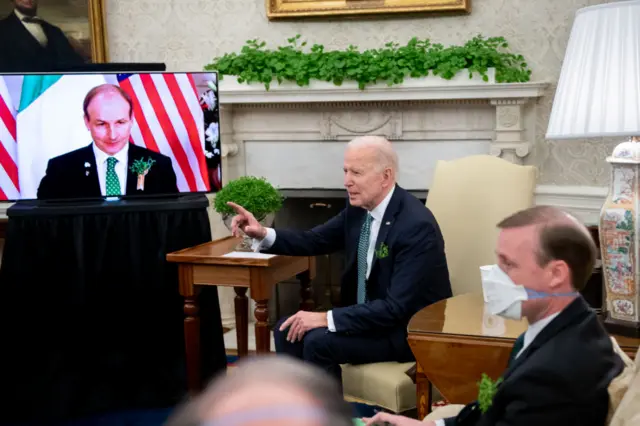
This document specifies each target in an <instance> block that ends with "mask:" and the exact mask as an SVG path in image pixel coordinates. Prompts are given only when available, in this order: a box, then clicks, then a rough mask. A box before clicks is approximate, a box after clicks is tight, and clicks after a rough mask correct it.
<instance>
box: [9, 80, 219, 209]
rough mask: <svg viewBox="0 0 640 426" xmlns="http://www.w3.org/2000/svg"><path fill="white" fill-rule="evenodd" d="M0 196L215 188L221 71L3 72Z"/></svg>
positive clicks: (121, 194)
mask: <svg viewBox="0 0 640 426" xmlns="http://www.w3.org/2000/svg"><path fill="white" fill-rule="evenodd" d="M0 142H1V143H0V199H2V200H8V201H17V200H33V199H39V200H74V199H92V198H96V199H99V198H105V197H124V198H132V197H144V196H167V195H179V194H180V193H197V192H215V191H217V190H218V189H219V188H220V186H221V182H222V176H221V162H220V153H221V152H220V132H219V108H218V91H217V75H216V73H212V72H196V73H168V72H157V73H126V74H123V73H62V74H21V75H18V74H0Z"/></svg>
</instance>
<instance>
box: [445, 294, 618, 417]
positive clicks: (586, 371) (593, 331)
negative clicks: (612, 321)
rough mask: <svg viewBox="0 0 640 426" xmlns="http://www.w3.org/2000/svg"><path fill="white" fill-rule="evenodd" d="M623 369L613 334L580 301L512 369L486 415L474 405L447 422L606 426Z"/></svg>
mask: <svg viewBox="0 0 640 426" xmlns="http://www.w3.org/2000/svg"><path fill="white" fill-rule="evenodd" d="M622 368H623V363H622V360H621V359H620V357H619V356H618V355H617V354H616V353H615V352H614V351H613V345H612V344H611V339H610V337H609V334H608V333H607V332H606V330H605V329H604V327H602V325H601V324H600V321H599V320H598V318H597V317H596V314H595V313H594V312H593V310H592V309H591V308H590V307H589V306H588V305H587V303H586V302H585V301H584V299H583V298H582V297H578V298H577V299H576V300H574V301H573V302H572V303H571V304H570V305H569V306H567V307H566V308H565V309H564V310H563V311H562V312H561V313H560V314H559V315H558V316H557V317H556V318H554V319H553V320H552V321H551V322H550V323H549V324H548V325H547V326H546V327H545V328H544V329H543V330H542V331H541V332H540V334H538V335H537V336H536V337H535V338H534V339H533V341H532V342H531V344H530V345H529V346H527V347H526V348H525V350H524V351H523V352H522V353H521V354H520V356H518V357H517V358H516V359H515V360H514V361H513V362H512V363H511V364H510V365H509V367H508V368H507V370H506V371H505V372H504V374H503V375H502V379H503V382H502V383H501V384H500V385H499V387H498V390H497V392H496V394H495V396H494V397H493V403H492V405H491V407H489V409H488V410H487V412H486V413H484V414H481V413H480V410H479V407H478V404H477V402H473V403H471V404H469V405H467V406H466V407H465V408H464V409H463V410H462V411H461V412H460V414H459V415H458V416H457V417H452V418H449V419H446V420H445V424H446V426H541V425H544V426H569V425H575V426H602V425H604V424H605V420H606V417H607V411H608V408H609V394H608V392H607V388H608V387H609V383H611V380H613V379H614V378H615V377H616V376H617V375H618V374H620V372H621V371H622ZM478 379H480V378H479V377H478Z"/></svg>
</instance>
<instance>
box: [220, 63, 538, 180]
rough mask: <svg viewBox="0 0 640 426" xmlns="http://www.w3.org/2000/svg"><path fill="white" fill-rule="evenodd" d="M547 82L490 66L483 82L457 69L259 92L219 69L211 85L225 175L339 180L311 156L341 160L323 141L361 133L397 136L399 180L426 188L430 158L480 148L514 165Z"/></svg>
mask: <svg viewBox="0 0 640 426" xmlns="http://www.w3.org/2000/svg"><path fill="white" fill-rule="evenodd" d="M548 86H549V84H548V83H547V82H544V81H542V82H530V83H508V84H507V83H495V77H494V72H493V70H490V72H489V81H488V82H484V81H482V78H481V77H480V76H477V75H474V77H473V78H469V75H468V73H466V72H460V73H459V74H458V75H457V76H456V77H454V78H453V79H452V80H444V79H442V78H440V77H436V76H430V77H426V78H421V79H408V80H406V81H405V82H404V83H402V84H398V85H393V86H388V85H386V84H376V85H372V86H367V87H366V88H365V89H364V90H360V89H359V88H358V86H357V84H356V83H354V82H345V83H344V84H342V85H341V86H335V85H333V84H332V83H328V82H321V81H313V82H311V84H310V85H309V86H306V87H300V86H297V85H296V84H295V83H290V82H285V83H283V84H277V83H274V84H273V85H272V86H271V87H270V89H269V90H267V89H266V88H265V87H264V85H262V84H245V83H238V81H237V79H236V78H235V77H231V76H225V77H224V79H222V80H221V81H220V85H219V97H220V109H221V142H222V155H223V157H224V158H223V167H224V172H223V174H224V176H223V178H224V179H225V180H227V179H234V178H237V177H239V176H243V175H246V174H254V175H262V176H265V177H267V178H268V179H270V180H272V181H273V182H274V183H275V184H277V185H279V186H280V187H281V188H287V189H296V188H323V189H333V188H339V187H341V186H342V185H341V177H340V176H339V173H338V174H335V176H334V175H331V176H329V175H328V173H327V172H326V171H325V169H326V167H319V166H318V164H319V163H323V164H327V161H329V162H333V163H334V164H340V163H341V150H342V146H337V144H335V143H334V144H331V143H330V142H341V143H342V144H341V145H344V142H346V141H348V140H350V139H352V138H354V137H356V136H358V135H364V134H378V135H383V136H385V137H387V138H388V139H389V140H392V141H394V142H395V141H397V142H398V145H397V146H398V151H399V156H400V160H401V163H406V164H407V166H405V168H404V169H403V170H404V173H405V175H404V176H402V171H401V178H403V177H404V180H405V182H406V185H407V186H408V187H410V189H415V190H425V189H428V185H429V184H430V178H427V177H426V176H428V175H430V174H432V171H433V170H432V168H433V166H434V165H435V161H437V160H438V159H453V158H459V157H464V156H466V155H474V154H480V153H485V154H491V155H495V156H499V157H502V158H504V159H506V160H508V161H511V162H514V163H517V164H522V163H523V159H524V158H525V157H526V156H527V155H528V154H529V152H530V150H531V145H532V143H534V141H535V140H536V137H537V136H539V135H536V134H535V131H536V119H537V118H536V110H537V104H538V99H539V98H540V97H542V96H543V95H545V93H546V89H547V88H548ZM276 152H277V153H278V154H277V155H276V154H275V153H276ZM309 158H314V161H313V162H310V161H309ZM418 158H423V159H424V161H422V162H419V161H418V162H416V161H417V160H416V159H418ZM274 164H278V167H274ZM329 164H331V163H329ZM311 176H314V178H311ZM423 176H424V177H423ZM303 177H306V178H303ZM414 187H415V188H414Z"/></svg>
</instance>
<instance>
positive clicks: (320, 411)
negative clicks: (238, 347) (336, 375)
mask: <svg viewBox="0 0 640 426" xmlns="http://www.w3.org/2000/svg"><path fill="white" fill-rule="evenodd" d="M351 416H352V413H351V408H350V406H349V404H347V403H346V402H345V401H344V399H343V396H342V392H341V391H340V388H339V386H338V383H336V382H335V380H334V379H333V378H331V377H329V376H327V375H326V374H325V373H323V372H322V371H321V370H318V369H316V368H315V367H313V366H311V365H309V364H305V363H302V362H301V361H298V360H295V359H293V358H289V357H280V356H263V357H259V358H254V359H250V360H247V361H241V362H239V363H238V364H237V367H236V368H233V369H231V370H229V372H228V373H226V374H224V375H222V376H218V377H217V378H215V379H214V380H213V382H211V384H210V385H209V386H208V387H207V389H206V390H205V391H204V392H202V394H200V395H199V396H197V397H196V398H195V399H193V400H191V401H189V402H188V403H186V404H185V405H184V406H183V407H181V408H179V409H178V410H177V411H176V413H175V414H174V415H173V416H172V417H171V418H170V419H169V420H168V422H167V425H166V426H276V425H277V426H351V425H352V424H353V423H352V418H351Z"/></svg>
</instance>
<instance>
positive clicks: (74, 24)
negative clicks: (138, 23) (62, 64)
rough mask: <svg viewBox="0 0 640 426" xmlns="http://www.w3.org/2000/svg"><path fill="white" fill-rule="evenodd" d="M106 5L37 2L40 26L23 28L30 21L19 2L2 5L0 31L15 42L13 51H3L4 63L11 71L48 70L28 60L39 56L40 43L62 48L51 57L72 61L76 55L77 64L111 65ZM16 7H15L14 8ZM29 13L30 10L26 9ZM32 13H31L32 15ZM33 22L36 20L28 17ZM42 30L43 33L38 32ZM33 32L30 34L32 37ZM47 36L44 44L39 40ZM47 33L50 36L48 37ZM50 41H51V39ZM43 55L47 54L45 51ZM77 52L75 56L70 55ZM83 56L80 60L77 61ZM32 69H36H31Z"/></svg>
mask: <svg viewBox="0 0 640 426" xmlns="http://www.w3.org/2000/svg"><path fill="white" fill-rule="evenodd" d="M106 3H107V0H55V1H51V0H49V1H34V2H32V3H31V4H32V5H35V7H36V8H37V9H33V10H35V19H37V21H34V22H41V24H39V25H33V24H31V26H29V25H24V27H23V25H20V21H21V20H22V21H23V23H24V22H28V21H26V20H25V19H26V18H25V16H27V17H29V16H30V14H29V15H25V14H23V13H21V12H20V9H19V8H18V6H17V5H19V4H20V3H19V2H11V1H4V2H0V32H1V33H2V35H3V36H5V37H10V38H11V39H12V40H14V39H15V40H16V43H15V44H14V47H13V48H11V47H8V48H7V49H13V51H9V50H7V51H2V52H0V54H2V55H0V56H2V59H3V60H4V61H5V62H9V61H11V62H12V64H4V65H5V67H8V68H9V69H10V70H11V71H20V70H21V69H24V71H47V69H45V68H46V66H45V65H43V62H41V63H38V64H36V63H33V61H30V60H29V59H27V58H28V57H34V56H37V55H39V54H40V53H39V49H40V47H39V46H38V44H37V43H40V44H41V45H42V46H46V44H44V43H46V42H47V41H48V45H49V47H50V48H52V49H53V48H55V49H61V50H58V51H57V52H58V53H52V55H53V56H52V57H55V56H56V55H62V52H64V55H65V56H64V57H66V58H67V60H68V61H69V62H71V60H69V58H70V55H76V58H75V59H73V62H75V63H77V62H78V61H80V62H85V63H103V62H108V60H109V52H108V48H107V29H106ZM14 5H16V6H15V7H14ZM27 12H28V10H27ZM32 13H33V11H32V12H31V14H32ZM28 19H34V18H28ZM34 27H39V28H41V29H42V30H38V28H35V30H34ZM29 33H31V34H29ZM38 33H39V34H42V33H44V34H45V41H42V40H39V39H38V41H36V39H37V38H38V37H36V36H37V35H38ZM47 34H48V35H47ZM48 39H50V40H48ZM43 52H44V51H43ZM71 52H75V53H71ZM77 57H80V58H81V59H77ZM31 68H33V69H31Z"/></svg>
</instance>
